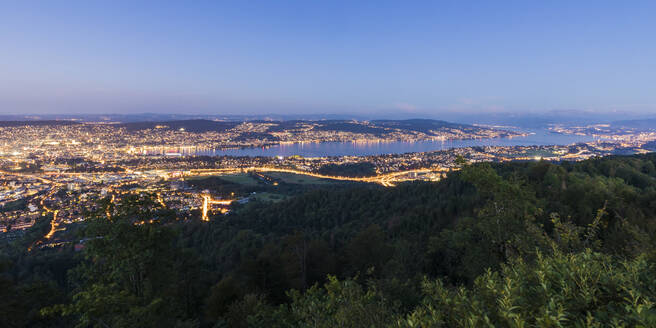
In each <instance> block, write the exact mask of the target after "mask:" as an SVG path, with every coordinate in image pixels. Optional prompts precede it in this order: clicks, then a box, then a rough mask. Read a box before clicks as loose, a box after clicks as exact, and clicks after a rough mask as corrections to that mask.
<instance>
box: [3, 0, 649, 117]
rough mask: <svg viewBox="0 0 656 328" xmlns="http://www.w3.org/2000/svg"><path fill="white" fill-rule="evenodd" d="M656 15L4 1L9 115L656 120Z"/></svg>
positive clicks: (574, 8) (508, 5)
mask: <svg viewBox="0 0 656 328" xmlns="http://www.w3.org/2000/svg"><path fill="white" fill-rule="evenodd" d="M655 13H656V2H655V1H480V2H479V1H468V2H465V1H452V2H451V1H428V2H421V1H390V2H385V1H362V2H360V1H343V2H342V1H296V2H292V1H262V2H259V1H234V2H232V1H207V2H203V1H170V2H166V1H72V0H71V1H4V2H0V113H6V114H16V113H135V112H161V113H207V114H256V113H279V114H284V113H292V114H296V113H357V114H372V113H397V112H398V113H410V114H416V115H418V116H420V115H423V114H433V115H439V113H442V112H471V113H474V112H544V111H550V110H569V109H576V110H588V111H599V112H609V111H631V112H641V113H647V114H650V113H656V19H655V18H654V15H655Z"/></svg>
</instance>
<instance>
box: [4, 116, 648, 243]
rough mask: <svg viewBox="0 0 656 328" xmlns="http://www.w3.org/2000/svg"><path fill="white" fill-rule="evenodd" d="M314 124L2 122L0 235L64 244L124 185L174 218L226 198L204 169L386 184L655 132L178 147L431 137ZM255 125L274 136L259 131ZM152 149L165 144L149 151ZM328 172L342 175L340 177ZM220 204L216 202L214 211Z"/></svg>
mask: <svg viewBox="0 0 656 328" xmlns="http://www.w3.org/2000/svg"><path fill="white" fill-rule="evenodd" d="M363 124H364V126H365V127H366V124H365V123H363ZM319 126H320V125H319V124H318V123H312V122H301V123H295V124H294V125H292V126H291V127H287V128H280V126H274V125H273V124H271V123H268V122H244V123H241V124H237V125H235V126H234V127H232V128H229V129H227V130H226V131H222V132H217V131H208V132H201V133H194V132H188V131H184V130H180V129H177V130H172V129H169V128H167V127H166V126H155V127H154V128H149V129H142V130H136V131H128V129H126V128H125V127H122V126H114V125H109V124H64V125H37V126H30V125H27V126H19V127H16V126H13V127H7V126H5V127H0V240H1V239H3V238H4V239H11V238H15V237H16V236H18V235H20V233H21V232H22V231H25V230H26V229H29V228H30V227H32V226H33V225H34V224H35V223H36V222H38V221H39V220H42V219H50V220H51V222H50V231H49V232H48V234H46V235H45V236H44V238H43V239H42V240H41V241H40V243H39V245H38V246H39V247H47V246H49V245H50V246H52V245H59V244H60V243H62V242H66V240H62V239H61V238H60V236H61V235H62V231H66V229H67V227H71V226H75V225H76V224H78V223H80V222H82V221H83V220H84V218H85V216H86V215H88V214H89V213H92V212H94V211H97V210H98V208H97V204H98V200H100V199H109V200H111V202H120V200H121V198H122V197H123V196H124V195H126V194H132V193H150V194H153V195H156V196H157V199H158V201H159V202H160V203H161V204H162V206H165V207H167V208H169V209H172V210H174V211H175V212H176V213H177V216H178V218H179V219H181V220H184V219H187V218H190V217H195V216H196V217H197V216H201V215H202V216H203V217H205V216H206V212H207V208H208V203H210V204H213V203H214V204H222V202H225V201H224V200H216V199H212V197H211V195H208V193H207V192H206V191H202V190H195V189H194V188H191V187H189V186H188V185H187V184H185V183H184V179H186V178H189V177H190V176H192V175H194V174H198V172H204V171H213V170H214V171H216V172H219V173H221V172H222V173H224V174H235V173H239V172H247V171H248V172H257V174H256V175H257V176H260V175H261V177H262V178H263V179H266V177H267V175H266V173H263V172H267V171H276V170H277V171H279V172H291V173H294V174H307V175H310V176H314V177H318V178H324V177H326V176H323V175H321V174H319V173H318V172H320V170H321V168H322V167H324V166H326V165H331V164H337V165H344V164H358V163H371V164H372V165H373V167H375V172H373V174H374V176H372V177H364V178H360V179H353V180H354V181H362V182H376V183H380V184H382V185H384V186H392V185H394V184H396V183H398V182H401V181H407V180H427V181H436V180H439V179H441V178H443V177H444V175H445V174H446V173H445V172H448V171H449V170H452V169H455V168H456V167H457V165H456V159H457V158H460V157H462V158H465V159H467V160H469V161H470V162H484V161H493V162H503V161H514V160H524V161H526V160H540V159H544V160H549V161H578V160H584V159H588V158H590V157H594V156H606V155H611V154H618V153H622V154H623V153H642V152H647V151H649V150H648V149H646V148H645V147H644V146H645V145H646V144H648V143H650V142H652V143H653V141H654V140H656V132H650V131H633V132H632V133H627V131H622V132H621V133H620V132H617V131H610V130H608V129H607V127H605V126H593V127H586V128H571V127H570V128H566V127H554V128H553V131H554V132H557V133H569V134H579V133H591V132H590V131H594V133H596V134H595V136H599V138H596V141H594V142H589V143H580V144H575V145H567V146H507V147H501V146H480V147H467V148H454V149H450V150H444V151H434V152H423V153H406V154H387V155H375V156H321V157H302V156H288V157H281V156H278V157H247V156H244V157H234V156H196V155H189V154H186V153H185V152H184V145H192V146H190V147H205V146H207V147H219V146H226V145H232V146H235V145H236V146H239V147H242V146H249V147H252V146H261V145H264V144H269V143H271V142H277V143H281V142H298V141H340V140H349V141H352V140H356V139H354V138H364V139H366V138H370V139H371V140H380V139H381V138H398V139H403V138H410V139H412V138H414V139H412V140H424V139H426V138H429V137H431V138H433V137H435V136H434V135H433V136H429V134H430V133H429V134H426V133H423V134H422V132H414V133H413V134H412V135H410V134H408V133H407V132H403V131H401V130H394V131H392V130H390V132H389V133H388V134H386V135H382V136H381V135H380V134H379V133H378V134H371V133H366V132H364V133H363V132H357V131H356V132H353V131H337V132H336V131H330V130H326V129H320V128H318V127H319ZM590 129H592V130H590ZM364 131H367V130H366V129H364ZM263 133H264V134H268V135H271V136H273V137H272V138H271V139H257V136H259V135H261V134H263ZM440 133H443V136H445V137H448V138H461V139H465V138H470V139H471V138H480V137H483V136H488V137H498V133H499V132H495V130H493V129H475V130H472V131H469V132H467V131H466V130H463V129H458V128H444V129H442V130H440ZM467 133H470V134H467ZM158 147H159V148H160V149H164V151H151V150H153V149H158ZM172 148H173V149H176V150H177V151H176V152H175V154H177V155H176V156H171V155H170V152H169V151H166V149H172ZM180 149H182V150H180ZM192 153H193V152H192ZM328 178H331V177H330V176H328ZM332 178H335V179H337V178H339V179H342V180H343V178H344V177H337V176H335V177H332ZM347 180H348V179H347ZM223 205H224V204H222V206H223ZM225 210H226V208H225V207H224V208H222V212H225ZM110 214H111V213H110Z"/></svg>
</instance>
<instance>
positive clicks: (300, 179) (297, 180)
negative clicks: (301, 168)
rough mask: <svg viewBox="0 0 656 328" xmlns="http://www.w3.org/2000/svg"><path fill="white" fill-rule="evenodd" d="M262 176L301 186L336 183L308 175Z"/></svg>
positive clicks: (275, 173)
mask: <svg viewBox="0 0 656 328" xmlns="http://www.w3.org/2000/svg"><path fill="white" fill-rule="evenodd" d="M264 174H265V175H268V176H270V177H272V178H274V179H280V180H282V181H283V182H285V183H292V184H301V185H321V184H331V183H336V182H337V181H336V180H329V179H320V178H315V177H311V176H309V175H302V174H293V173H284V172H265V173H264Z"/></svg>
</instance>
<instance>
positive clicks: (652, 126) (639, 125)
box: [611, 118, 656, 130]
mask: <svg viewBox="0 0 656 328" xmlns="http://www.w3.org/2000/svg"><path fill="white" fill-rule="evenodd" d="M611 125H612V126H613V127H617V128H631V129H644V130H656V118H651V119H644V120H623V121H615V122H612V123H611Z"/></svg>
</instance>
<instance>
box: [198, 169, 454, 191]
mask: <svg viewBox="0 0 656 328" xmlns="http://www.w3.org/2000/svg"><path fill="white" fill-rule="evenodd" d="M249 171H255V172H281V173H291V174H299V175H307V176H311V177H315V178H319V179H330V180H339V181H353V182H367V183H378V184H381V185H383V186H385V187H393V186H395V184H396V183H398V182H401V181H407V180H412V179H399V177H400V176H403V175H406V174H413V173H415V174H419V173H434V172H446V171H448V170H447V169H443V168H435V169H415V170H408V171H399V172H392V173H386V174H380V175H376V176H373V177H364V178H355V177H343V176H334V175H324V174H319V173H313V172H307V171H301V170H294V169H283V168H275V167H248V168H241V169H195V170H191V171H189V173H190V175H212V174H236V173H244V172H249Z"/></svg>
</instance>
